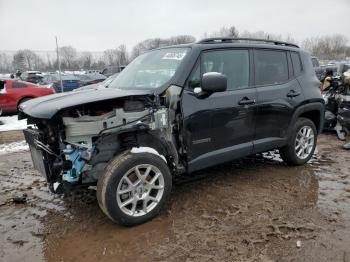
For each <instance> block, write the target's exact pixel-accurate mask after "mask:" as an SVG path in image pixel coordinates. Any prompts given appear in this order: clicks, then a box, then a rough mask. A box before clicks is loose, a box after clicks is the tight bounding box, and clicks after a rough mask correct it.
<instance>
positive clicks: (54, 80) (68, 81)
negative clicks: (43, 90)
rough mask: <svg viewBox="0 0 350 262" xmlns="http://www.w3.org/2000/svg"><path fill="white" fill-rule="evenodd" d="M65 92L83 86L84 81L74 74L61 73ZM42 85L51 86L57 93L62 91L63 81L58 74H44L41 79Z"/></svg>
mask: <svg viewBox="0 0 350 262" xmlns="http://www.w3.org/2000/svg"><path fill="white" fill-rule="evenodd" d="M61 78H62V84H63V92H68V91H72V90H74V89H76V88H79V87H81V86H82V82H81V81H80V79H79V78H78V77H77V76H74V75H61ZM40 84H41V85H44V86H50V87H52V88H53V89H55V92H56V93H61V92H62V90H61V81H60V77H59V75H58V74H49V75H44V76H43V78H42V79H41V81H40Z"/></svg>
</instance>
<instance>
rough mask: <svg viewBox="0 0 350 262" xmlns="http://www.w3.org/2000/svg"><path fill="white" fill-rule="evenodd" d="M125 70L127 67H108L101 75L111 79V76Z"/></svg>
mask: <svg viewBox="0 0 350 262" xmlns="http://www.w3.org/2000/svg"><path fill="white" fill-rule="evenodd" d="M124 68H125V66H107V67H106V68H105V69H103V70H102V71H101V74H102V75H105V76H107V77H110V76H111V75H114V74H116V73H120V72H121V71H123V69H124Z"/></svg>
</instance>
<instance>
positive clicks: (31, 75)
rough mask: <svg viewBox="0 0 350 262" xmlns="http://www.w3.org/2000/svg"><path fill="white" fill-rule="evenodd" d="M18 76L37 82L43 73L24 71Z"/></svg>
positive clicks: (27, 80) (26, 80)
mask: <svg viewBox="0 0 350 262" xmlns="http://www.w3.org/2000/svg"><path fill="white" fill-rule="evenodd" d="M19 78H20V79H21V80H22V81H25V82H30V83H34V84H37V83H39V82H40V81H41V79H42V78H43V75H42V73H41V72H40V71H26V72H23V73H21V76H20V77H19Z"/></svg>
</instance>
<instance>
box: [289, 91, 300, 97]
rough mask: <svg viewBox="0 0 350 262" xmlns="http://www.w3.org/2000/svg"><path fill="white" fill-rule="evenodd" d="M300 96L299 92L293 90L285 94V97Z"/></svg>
mask: <svg viewBox="0 0 350 262" xmlns="http://www.w3.org/2000/svg"><path fill="white" fill-rule="evenodd" d="M296 96H300V92H296V91H295V90H290V91H289V93H288V94H287V97H296Z"/></svg>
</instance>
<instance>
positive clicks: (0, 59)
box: [0, 53, 13, 73]
mask: <svg viewBox="0 0 350 262" xmlns="http://www.w3.org/2000/svg"><path fill="white" fill-rule="evenodd" d="M10 59H11V58H10V57H9V56H8V55H7V54H5V53H0V72H2V73H10V72H11V71H12V70H13V68H12V66H11V60H10Z"/></svg>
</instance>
